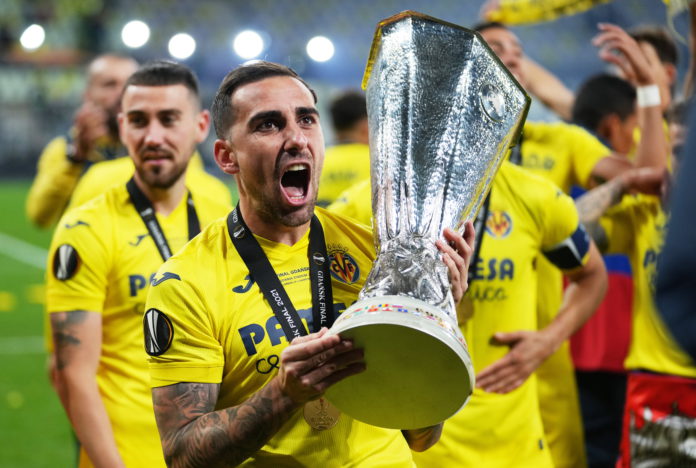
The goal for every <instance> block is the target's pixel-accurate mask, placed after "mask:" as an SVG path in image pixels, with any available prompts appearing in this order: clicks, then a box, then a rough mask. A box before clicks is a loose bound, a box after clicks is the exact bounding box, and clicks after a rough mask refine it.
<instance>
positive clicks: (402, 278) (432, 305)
mask: <svg viewBox="0 0 696 468" xmlns="http://www.w3.org/2000/svg"><path fill="white" fill-rule="evenodd" d="M363 87H364V88H365V89H366V92H367V110H368V122H369V129H370V160H371V182H372V210H373V228H374V238H375V246H376V251H377V258H376V259H375V261H374V263H373V266H372V269H371V270H370V273H369V275H368V277H367V279H366V281H365V285H364V286H363V289H362V290H361V292H360V295H359V297H358V301H357V302H356V303H354V304H352V305H351V306H350V307H348V308H347V309H346V310H345V311H344V312H343V313H342V314H341V315H340V316H339V317H338V318H337V320H336V321H335V323H334V324H333V326H332V327H331V333H336V334H340V335H341V336H342V337H344V338H350V339H352V340H353V342H354V343H355V346H356V347H357V348H362V349H363V350H364V353H365V362H366V370H365V371H364V372H362V373H360V374H358V375H355V376H351V377H349V378H347V379H344V380H342V381H340V382H338V383H336V384H334V385H332V386H331V387H329V389H328V390H327V391H326V395H325V396H326V398H327V399H328V400H329V401H330V402H331V403H332V404H333V405H335V406H336V407H337V408H338V409H340V410H341V411H343V412H345V413H346V414H348V415H350V416H352V417H353V418H355V419H358V420H360V421H363V422H366V423H369V424H372V425H375V426H380V427H387V428H394V429H417V428H423V427H428V426H432V425H435V424H438V423H440V422H442V421H444V420H445V419H447V418H449V417H450V416H452V415H454V414H455V413H456V412H457V411H459V410H460V409H461V408H462V407H463V406H464V405H465V404H466V402H467V400H468V398H469V396H470V395H471V393H472V391H473V388H474V385H475V381H474V380H475V379H474V371H473V366H472V363H471V358H470V356H469V353H468V350H467V346H466V342H465V341H464V337H463V335H462V333H461V331H460V329H459V325H458V323H457V314H456V310H455V304H454V300H453V297H452V293H451V284H450V280H449V277H448V270H447V267H446V265H445V264H444V262H443V261H442V254H441V253H440V252H439V251H438V249H437V247H436V246H435V241H436V240H437V239H440V238H441V236H442V231H443V230H444V229H445V228H446V227H450V228H453V229H455V230H457V231H459V232H462V231H463V226H464V223H465V221H466V220H469V219H473V218H474V217H475V216H476V213H477V212H478V209H479V207H480V206H481V204H482V202H483V200H484V199H485V197H486V196H487V194H488V190H489V188H490V183H491V181H492V179H493V177H494V176H495V173H496V172H497V170H498V167H499V166H500V164H501V163H502V161H503V159H504V158H505V156H506V155H507V154H508V153H509V150H510V148H511V147H513V146H514V145H515V143H516V142H517V140H518V139H519V134H520V131H521V128H522V124H523V123H524V119H525V117H526V114H527V110H528V108H529V102H530V100H529V97H528V96H527V94H526V93H525V92H524V90H523V89H522V88H521V86H520V85H519V84H518V83H517V81H516V80H515V79H514V77H513V76H512V75H511V74H510V73H509V72H508V70H507V69H506V68H505V67H504V66H503V64H502V63H501V62H500V60H499V59H498V58H497V57H496V55H495V54H494V53H493V51H491V49H490V48H489V47H488V46H487V45H486V43H485V42H484V41H483V39H481V37H480V36H479V35H478V34H477V33H475V32H473V31H470V30H468V29H465V28H462V27H460V26H456V25H453V24H450V23H446V22H443V21H440V20H437V19H435V18H431V17H428V16H425V15H422V14H420V13H416V12H411V11H407V12H403V13H400V14H398V15H395V16H392V17H391V18H387V19H386V20H384V21H382V22H380V23H379V24H378V26H377V32H376V34H375V39H374V41H373V44H372V49H371V51H370V58H369V60H368V64H367V68H366V72H365V78H364V79H363Z"/></svg>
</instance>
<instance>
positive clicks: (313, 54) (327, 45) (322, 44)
mask: <svg viewBox="0 0 696 468" xmlns="http://www.w3.org/2000/svg"><path fill="white" fill-rule="evenodd" d="M307 55H309V58H311V59H312V60H314V61H315V62H326V61H327V60H330V59H331V57H333V55H334V45H333V42H331V39H329V38H327V37H324V36H315V37H313V38H311V39H310V40H309V42H307Z"/></svg>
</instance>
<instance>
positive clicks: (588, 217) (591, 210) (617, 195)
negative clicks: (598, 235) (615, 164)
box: [575, 177, 625, 224]
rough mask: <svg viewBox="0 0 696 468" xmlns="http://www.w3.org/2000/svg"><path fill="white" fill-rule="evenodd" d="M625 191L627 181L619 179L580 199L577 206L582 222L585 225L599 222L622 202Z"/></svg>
mask: <svg viewBox="0 0 696 468" xmlns="http://www.w3.org/2000/svg"><path fill="white" fill-rule="evenodd" d="M624 190H625V181H624V180H623V178H621V177H617V178H615V179H612V180H610V181H609V182H607V183H605V184H603V185H601V186H600V187H597V188H595V189H592V190H590V191H589V192H587V193H586V194H584V195H583V196H582V197H580V198H578V200H577V201H576V202H575V206H576V207H577V209H578V214H579V215H580V222H581V223H583V224H585V223H591V222H593V221H597V220H598V219H599V218H600V217H601V216H602V215H603V214H604V213H605V212H606V211H607V210H608V209H609V208H610V207H611V206H613V205H615V204H617V203H618V202H619V201H621V197H623V195H624Z"/></svg>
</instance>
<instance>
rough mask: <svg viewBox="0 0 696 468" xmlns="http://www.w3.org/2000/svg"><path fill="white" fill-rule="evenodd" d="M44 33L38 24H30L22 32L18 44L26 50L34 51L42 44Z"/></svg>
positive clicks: (44, 37)
mask: <svg viewBox="0 0 696 468" xmlns="http://www.w3.org/2000/svg"><path fill="white" fill-rule="evenodd" d="M45 39H46V32H45V31H44V28H42V27H41V26H39V25H38V24H32V25H31V26H29V27H28V28H27V29H25V30H24V32H23V33H22V36H21V37H20V38H19V43H20V44H22V47H24V48H25V49H27V50H36V49H38V48H39V47H41V45H42V44H43V43H44V40H45Z"/></svg>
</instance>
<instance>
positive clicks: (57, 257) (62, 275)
mask: <svg viewBox="0 0 696 468" xmlns="http://www.w3.org/2000/svg"><path fill="white" fill-rule="evenodd" d="M79 267H80V255H79V254H78V253H77V250H75V247H73V246H72V245H70V244H63V245H61V246H59V247H58V248H57V249H56V251H55V253H54V254H53V276H55V277H56V279H57V280H60V281H65V280H69V279H70V278H72V277H73V276H75V273H77V270H78V268H79Z"/></svg>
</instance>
